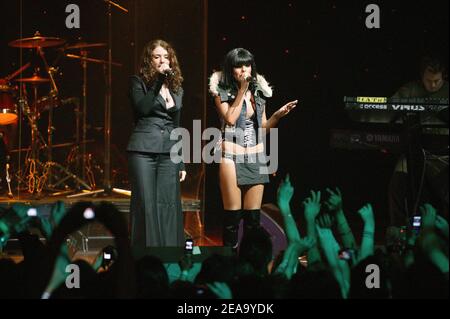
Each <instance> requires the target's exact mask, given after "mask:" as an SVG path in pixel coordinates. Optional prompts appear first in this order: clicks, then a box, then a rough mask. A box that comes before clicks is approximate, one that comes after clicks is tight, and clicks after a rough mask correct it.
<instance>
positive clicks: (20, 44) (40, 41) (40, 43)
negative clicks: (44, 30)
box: [8, 35, 66, 49]
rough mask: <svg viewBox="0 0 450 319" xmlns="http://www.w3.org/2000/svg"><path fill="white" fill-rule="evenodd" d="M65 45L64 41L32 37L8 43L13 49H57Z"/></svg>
mask: <svg viewBox="0 0 450 319" xmlns="http://www.w3.org/2000/svg"><path fill="white" fill-rule="evenodd" d="M64 43H66V40H64V39H61V38H55V37H42V36H40V35H39V36H34V37H32V38H24V39H17V40H14V41H11V42H9V43H8V45H9V46H10V47H13V48H28V49H31V48H47V47H57V46H61V45H63V44H64Z"/></svg>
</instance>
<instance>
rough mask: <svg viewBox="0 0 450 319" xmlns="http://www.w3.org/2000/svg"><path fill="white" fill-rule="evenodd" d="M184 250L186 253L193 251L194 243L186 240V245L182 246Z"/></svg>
mask: <svg viewBox="0 0 450 319" xmlns="http://www.w3.org/2000/svg"><path fill="white" fill-rule="evenodd" d="M184 249H185V250H186V252H188V253H192V250H193V249H194V242H193V241H192V239H187V240H186V244H185V246H184Z"/></svg>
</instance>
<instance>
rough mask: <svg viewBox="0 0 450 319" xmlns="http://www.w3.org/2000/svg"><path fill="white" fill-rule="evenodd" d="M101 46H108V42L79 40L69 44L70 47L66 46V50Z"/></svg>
mask: <svg viewBox="0 0 450 319" xmlns="http://www.w3.org/2000/svg"><path fill="white" fill-rule="evenodd" d="M101 47H106V43H87V42H78V43H75V44H73V45H69V46H68V47H66V50H76V49H89V48H101Z"/></svg>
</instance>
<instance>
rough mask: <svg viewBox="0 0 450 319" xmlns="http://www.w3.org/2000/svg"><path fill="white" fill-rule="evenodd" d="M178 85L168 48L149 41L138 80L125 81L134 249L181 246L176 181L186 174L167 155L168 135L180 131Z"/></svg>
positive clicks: (172, 155) (178, 76) (174, 59)
mask: <svg viewBox="0 0 450 319" xmlns="http://www.w3.org/2000/svg"><path fill="white" fill-rule="evenodd" d="M182 82H183V77H182V75H181V71H180V67H179V64H178V59H177V56H176V53H175V51H174V49H173V48H172V47H171V46H170V44H168V43H167V42H165V41H163V40H155V41H152V42H149V43H148V44H147V45H146V46H145V47H144V50H143V53H142V58H141V62H140V67H139V75H134V76H132V77H131V82H130V99H131V104H132V107H133V111H134V115H135V128H134V131H133V133H132V135H131V137H130V140H129V143H128V147H127V151H128V160H129V175H130V182H131V192H132V196H131V208H130V211H131V243H132V245H133V246H134V247H168V246H183V244H184V229H183V214H182V207H181V193H180V182H182V181H183V180H184V179H185V177H186V171H185V168H184V164H183V162H179V163H177V162H178V161H177V155H178V154H175V153H174V152H173V151H172V147H173V146H174V144H176V143H178V141H177V140H171V139H170V133H171V132H172V130H173V129H175V128H177V127H179V126H180V113H181V107H182V97H183V89H182V87H181V84H182ZM174 159H175V160H174ZM178 160H179V157H178Z"/></svg>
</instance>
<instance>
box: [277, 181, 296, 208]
mask: <svg viewBox="0 0 450 319" xmlns="http://www.w3.org/2000/svg"><path fill="white" fill-rule="evenodd" d="M293 195H294V187H292V184H291V180H290V177H289V174H288V175H286V178H285V179H284V180H282V181H281V183H280V186H279V187H278V192H277V203H278V207H280V209H281V212H282V213H283V211H285V210H283V208H287V207H288V206H289V204H290V202H291V199H292V196H293Z"/></svg>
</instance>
